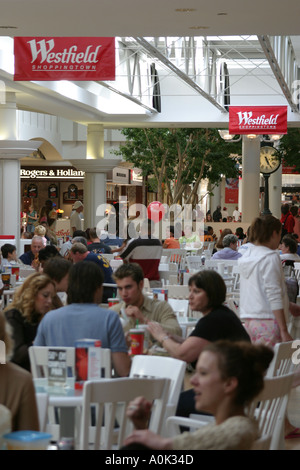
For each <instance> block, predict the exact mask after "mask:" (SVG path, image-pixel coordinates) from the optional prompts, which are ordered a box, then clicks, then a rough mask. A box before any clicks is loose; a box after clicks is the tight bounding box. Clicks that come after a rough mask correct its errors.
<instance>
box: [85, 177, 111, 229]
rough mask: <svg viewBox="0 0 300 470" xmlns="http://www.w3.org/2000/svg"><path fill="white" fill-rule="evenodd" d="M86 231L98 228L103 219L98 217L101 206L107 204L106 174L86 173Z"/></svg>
mask: <svg viewBox="0 0 300 470" xmlns="http://www.w3.org/2000/svg"><path fill="white" fill-rule="evenodd" d="M83 194H84V211H83V215H84V229H87V228H92V227H96V226H97V223H98V222H99V220H101V218H102V217H100V216H97V215H96V214H97V208H98V206H99V205H100V204H106V174H105V173H89V172H86V173H85V177H84V185H83Z"/></svg>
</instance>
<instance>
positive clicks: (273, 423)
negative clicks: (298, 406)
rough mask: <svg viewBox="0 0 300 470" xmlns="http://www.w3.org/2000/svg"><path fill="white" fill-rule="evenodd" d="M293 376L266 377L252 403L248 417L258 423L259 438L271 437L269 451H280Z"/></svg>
mask: <svg viewBox="0 0 300 470" xmlns="http://www.w3.org/2000/svg"><path fill="white" fill-rule="evenodd" d="M293 379H294V374H293V373H291V374H286V375H281V376H279V377H266V378H265V385H264V389H263V390H262V392H261V393H260V394H259V395H258V396H257V397H256V398H255V399H254V400H253V401H252V403H251V405H250V406H249V409H248V410H247V414H248V416H250V417H252V418H255V419H256V420H257V421H258V423H259V431H260V436H261V437H262V438H263V437H267V436H271V442H270V450H282V448H281V449H280V447H281V442H282V441H281V436H282V430H283V428H284V421H285V417H286V412H287V405H288V401H289V395H290V391H291V388H292V383H293Z"/></svg>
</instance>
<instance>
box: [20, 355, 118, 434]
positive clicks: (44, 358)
mask: <svg viewBox="0 0 300 470" xmlns="http://www.w3.org/2000/svg"><path fill="white" fill-rule="evenodd" d="M49 349H51V350H64V351H66V366H67V371H69V373H68V375H69V376H72V377H75V376H76V370H75V347H64V346H30V348H29V359H30V365H31V373H32V376H33V378H34V379H39V378H48V376H49V373H48V352H49ZM100 349H101V375H102V377H103V378H110V377H111V373H112V368H111V351H110V349H106V348H100ZM80 414H81V410H80V409H77V416H76V420H77V425H76V427H77V426H78V423H79V422H80ZM46 427H47V431H48V432H50V433H51V434H52V438H53V440H54V441H57V440H58V439H59V437H60V427H59V424H58V423H57V420H56V417H55V410H54V407H52V406H48V423H47V426H46ZM93 432H94V430H93V427H91V429H90V433H91V434H93ZM77 433H78V432H77Z"/></svg>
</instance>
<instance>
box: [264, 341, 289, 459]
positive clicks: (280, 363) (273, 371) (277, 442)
mask: <svg viewBox="0 0 300 470" xmlns="http://www.w3.org/2000/svg"><path fill="white" fill-rule="evenodd" d="M293 343H294V341H286V342H283V343H277V344H275V346H274V348H273V351H274V357H273V359H272V362H271V364H270V365H269V368H268V370H267V373H266V377H280V376H282V375H286V374H291V373H293V372H294V371H295V369H296V364H295V363H294V362H293V361H292V355H293V353H294V352H295V349H294V348H293V347H292V345H293ZM271 447H272V448H274V449H276V450H277V449H278V450H284V449H285V442H284V420H283V422H282V426H281V428H280V429H279V431H278V432H276V433H274V435H273V436H272V442H271Z"/></svg>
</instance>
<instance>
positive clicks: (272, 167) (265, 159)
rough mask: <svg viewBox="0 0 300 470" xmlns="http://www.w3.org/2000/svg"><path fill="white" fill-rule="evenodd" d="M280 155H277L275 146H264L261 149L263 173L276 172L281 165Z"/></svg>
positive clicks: (261, 168) (261, 169)
mask: <svg viewBox="0 0 300 470" xmlns="http://www.w3.org/2000/svg"><path fill="white" fill-rule="evenodd" d="M280 164H281V162H280V157H279V156H278V155H276V151H275V150H274V148H273V147H267V146H266V147H262V148H261V150H260V171H261V173H267V174H269V173H274V171H276V170H278V168H279V167H280Z"/></svg>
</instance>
